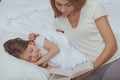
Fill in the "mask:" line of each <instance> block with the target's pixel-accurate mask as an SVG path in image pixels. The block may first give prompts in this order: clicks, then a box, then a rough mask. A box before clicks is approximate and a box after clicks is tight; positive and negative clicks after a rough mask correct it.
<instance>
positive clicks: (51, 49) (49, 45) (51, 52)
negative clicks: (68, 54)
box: [35, 39, 60, 65]
mask: <svg viewBox="0 0 120 80" xmlns="http://www.w3.org/2000/svg"><path fill="white" fill-rule="evenodd" d="M43 48H45V49H46V50H47V51H48V52H47V54H46V55H45V56H43V57H42V58H41V59H40V60H38V61H37V62H36V63H35V64H37V65H41V64H43V63H47V62H48V61H49V60H50V59H51V58H53V57H54V56H56V55H57V54H58V53H59V52H60V49H59V47H58V46H57V45H56V44H55V43H53V42H51V41H49V40H48V39H45V41H44V46H43Z"/></svg>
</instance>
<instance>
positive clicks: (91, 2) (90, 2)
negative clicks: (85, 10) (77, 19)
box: [85, 0, 100, 7]
mask: <svg viewBox="0 0 120 80" xmlns="http://www.w3.org/2000/svg"><path fill="white" fill-rule="evenodd" d="M98 4H100V2H99V0H86V3H85V6H91V7H93V6H95V5H98Z"/></svg>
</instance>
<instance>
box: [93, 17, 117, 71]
mask: <svg viewBox="0 0 120 80" xmlns="http://www.w3.org/2000/svg"><path fill="white" fill-rule="evenodd" d="M95 22H96V25H97V27H98V30H99V32H100V34H101V36H102V37H103V40H104V42H105V48H104V49H103V51H102V53H101V55H100V56H99V57H98V59H97V60H96V61H95V63H94V68H95V69H97V68H99V67H100V66H101V65H103V64H104V63H106V62H107V61H108V60H109V59H110V58H111V57H113V55H114V54H115V52H116V50H117V43H116V39H115V36H114V34H113V32H112V29H111V27H110V24H109V22H108V19H107V16H103V17H100V18H98V19H97V20H96V21H95Z"/></svg>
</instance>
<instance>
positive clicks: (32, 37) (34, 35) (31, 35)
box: [29, 33, 39, 42]
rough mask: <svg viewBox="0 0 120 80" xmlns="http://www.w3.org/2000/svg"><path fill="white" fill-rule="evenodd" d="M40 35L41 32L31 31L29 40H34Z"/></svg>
mask: <svg viewBox="0 0 120 80" xmlns="http://www.w3.org/2000/svg"><path fill="white" fill-rule="evenodd" d="M38 36H39V34H36V33H30V34H29V41H30V42H34V40H35V39H36V38H37V37H38Z"/></svg>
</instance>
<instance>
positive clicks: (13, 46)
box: [3, 38, 29, 58]
mask: <svg viewBox="0 0 120 80" xmlns="http://www.w3.org/2000/svg"><path fill="white" fill-rule="evenodd" d="M28 44H29V41H26V40H22V39H21V38H15V39H10V40H8V41H6V42H5V43H4V44H3V46H4V49H5V51H6V52H8V53H9V54H10V55H13V56H15V57H17V58H19V55H20V54H21V53H23V52H24V51H25V50H26V48H27V47H28Z"/></svg>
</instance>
